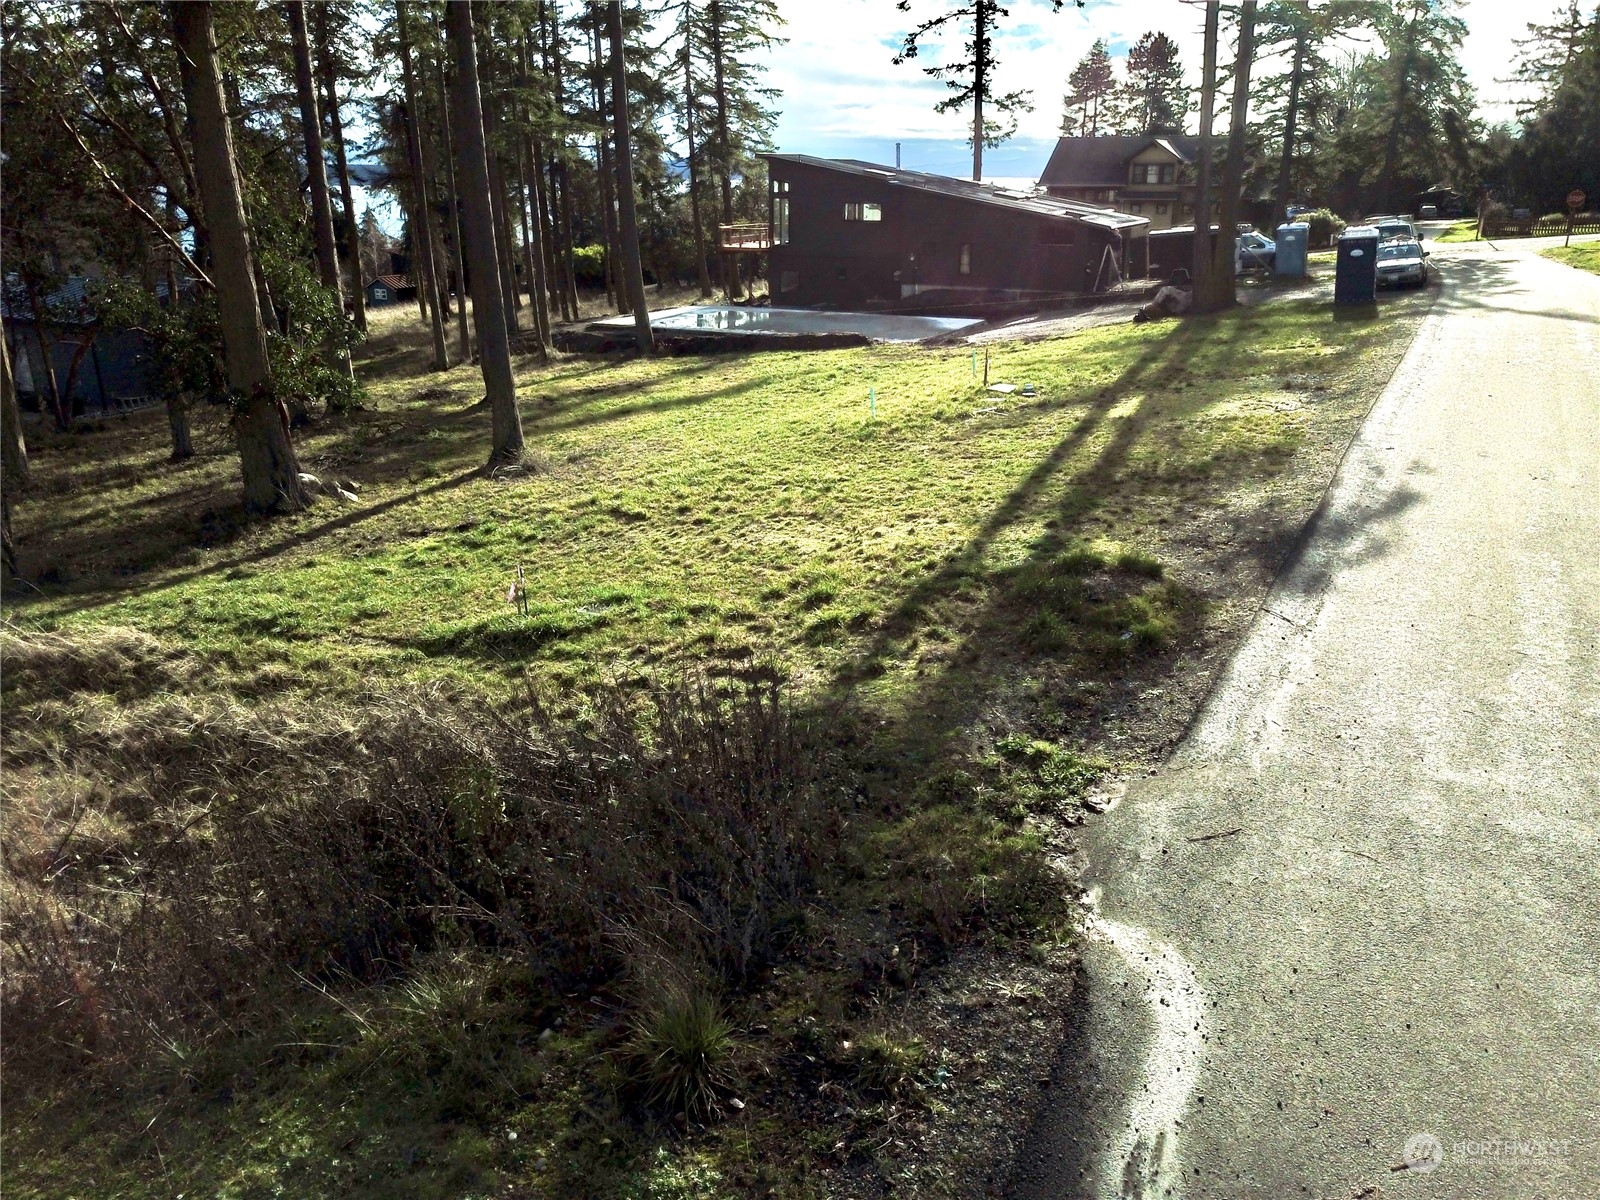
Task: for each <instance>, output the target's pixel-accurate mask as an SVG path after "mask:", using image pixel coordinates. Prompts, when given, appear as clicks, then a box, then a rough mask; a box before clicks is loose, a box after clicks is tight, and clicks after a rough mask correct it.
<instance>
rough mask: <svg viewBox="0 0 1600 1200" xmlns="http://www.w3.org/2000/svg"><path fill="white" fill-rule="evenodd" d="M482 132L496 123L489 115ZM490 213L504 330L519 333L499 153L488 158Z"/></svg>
mask: <svg viewBox="0 0 1600 1200" xmlns="http://www.w3.org/2000/svg"><path fill="white" fill-rule="evenodd" d="M488 122H489V123H488V125H487V127H486V128H485V129H484V135H485V137H487V136H488V135H489V134H490V133H491V132H492V131H493V129H494V126H495V124H496V121H495V120H494V118H493V117H492V116H491V117H489V118H488ZM489 211H490V212H492V213H493V214H494V238H495V241H494V244H495V250H496V252H497V253H498V254H499V261H500V292H501V294H502V295H503V296H504V297H505V306H506V328H507V329H508V330H509V331H510V332H512V333H519V332H521V329H522V325H521V322H520V321H518V319H517V308H518V297H517V263H516V247H515V246H513V245H512V243H511V217H510V214H509V213H507V211H506V173H505V169H504V166H503V165H502V163H501V161H500V156H499V155H498V154H491V155H490V156H489Z"/></svg>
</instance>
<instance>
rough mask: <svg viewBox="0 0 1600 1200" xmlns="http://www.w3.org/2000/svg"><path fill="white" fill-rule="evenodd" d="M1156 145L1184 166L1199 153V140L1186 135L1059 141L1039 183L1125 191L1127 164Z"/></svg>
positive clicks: (1165, 134) (1166, 134) (1066, 139)
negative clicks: (1145, 149)
mask: <svg viewBox="0 0 1600 1200" xmlns="http://www.w3.org/2000/svg"><path fill="white" fill-rule="evenodd" d="M1157 144H1159V145H1161V146H1164V147H1165V148H1166V149H1168V150H1170V151H1172V153H1173V154H1175V155H1177V156H1178V158H1179V159H1181V160H1182V161H1183V162H1186V163H1192V162H1194V160H1195V159H1196V158H1197V157H1198V156H1199V153H1200V139H1199V138H1197V137H1191V136H1189V135H1188V134H1186V133H1144V134H1140V135H1139V136H1137V137H1128V136H1123V135H1114V136H1106V137H1064V138H1058V139H1057V140H1056V148H1055V152H1054V153H1053V154H1051V155H1050V161H1049V162H1048V163H1046V164H1045V167H1044V174H1043V175H1040V176H1039V182H1040V183H1041V184H1042V185H1044V186H1045V187H1124V186H1126V185H1127V182H1128V160H1129V159H1131V158H1132V157H1133V156H1134V155H1136V154H1138V153H1139V152H1140V151H1141V150H1143V149H1144V148H1145V147H1147V146H1152V145H1157Z"/></svg>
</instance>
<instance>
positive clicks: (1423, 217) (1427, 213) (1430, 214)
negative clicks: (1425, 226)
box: [1417, 204, 1439, 221]
mask: <svg viewBox="0 0 1600 1200" xmlns="http://www.w3.org/2000/svg"><path fill="white" fill-rule="evenodd" d="M1417 219H1418V220H1420V221H1436V220H1438V219H1439V206H1438V205H1437V204H1424V205H1423V206H1422V207H1421V208H1419V209H1417Z"/></svg>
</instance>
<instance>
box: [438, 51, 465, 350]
mask: <svg viewBox="0 0 1600 1200" xmlns="http://www.w3.org/2000/svg"><path fill="white" fill-rule="evenodd" d="M434 40H435V41H436V42H439V41H441V40H442V39H440V38H439V37H438V36H437V31H436V36H435V38H434ZM434 58H435V63H436V66H437V70H435V71H434V81H435V82H436V83H437V84H438V87H439V128H440V130H441V132H442V133H443V134H444V167H445V178H444V182H445V186H446V187H447V188H449V189H450V206H449V211H450V217H449V222H448V224H449V229H450V253H451V255H452V256H453V260H454V264H455V274H456V280H455V287H456V337H457V340H458V341H459V342H460V343H461V361H462V362H471V361H472V335H471V334H470V333H468V332H467V267H466V258H465V253H466V252H465V250H463V248H462V244H461V193H460V192H459V191H457V190H456V157H455V147H454V144H453V142H454V139H453V138H452V137H451V135H450V120H451V118H450V103H449V100H448V98H447V97H446V95H445V91H446V89H445V85H444V60H445V54H444V48H443V46H442V45H441V46H440V47H439V53H438V54H436V55H435V56H434Z"/></svg>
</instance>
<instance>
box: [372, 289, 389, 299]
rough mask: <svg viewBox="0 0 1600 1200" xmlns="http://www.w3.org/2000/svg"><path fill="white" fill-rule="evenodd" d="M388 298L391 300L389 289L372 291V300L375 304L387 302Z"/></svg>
mask: <svg viewBox="0 0 1600 1200" xmlns="http://www.w3.org/2000/svg"><path fill="white" fill-rule="evenodd" d="M388 298H389V289H388V288H373V289H372V300H373V303H377V302H379V301H382V300H387V299H388Z"/></svg>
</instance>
